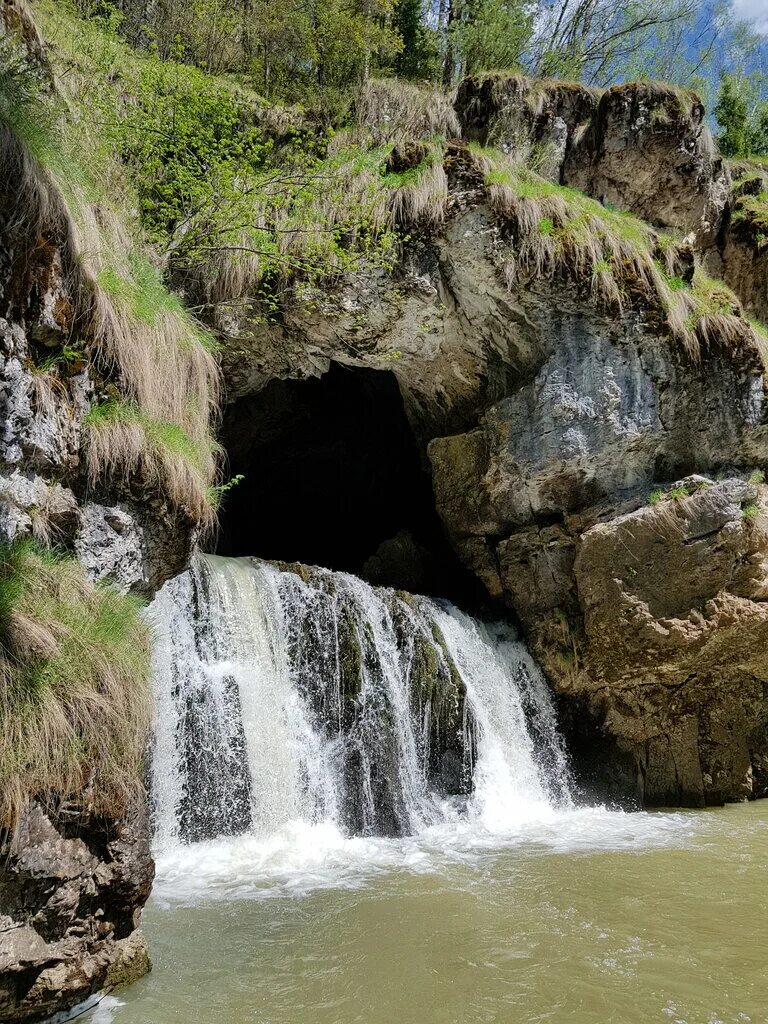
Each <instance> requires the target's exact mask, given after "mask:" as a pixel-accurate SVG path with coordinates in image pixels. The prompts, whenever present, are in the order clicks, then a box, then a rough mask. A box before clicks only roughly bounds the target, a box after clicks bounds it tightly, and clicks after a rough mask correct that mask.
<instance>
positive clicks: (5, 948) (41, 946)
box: [0, 803, 154, 1021]
mask: <svg viewBox="0 0 768 1024" xmlns="http://www.w3.org/2000/svg"><path fill="white" fill-rule="evenodd" d="M148 833H149V827H148V821H147V814H146V808H145V807H144V805H143V803H142V804H140V805H137V806H135V807H134V808H133V809H132V810H131V811H130V812H129V813H128V814H127V815H126V816H125V817H124V818H122V819H121V820H119V821H113V820H108V819H103V818H89V817H88V816H87V815H83V814H81V813H79V812H78V811H77V810H75V809H67V808H66V807H64V808H57V813H56V814H55V815H49V814H47V813H46V812H45V810H44V809H43V808H42V807H41V806H40V805H38V804H34V805H32V807H31V808H30V810H29V812H28V814H27V815H26V817H25V818H24V820H23V821H21V822H20V823H19V826H18V829H17V830H16V832H15V834H14V835H12V836H6V837H5V839H4V840H3V842H2V845H0V1019H2V1020H4V1021H33V1020H35V1021H36V1020H41V1019H43V1018H45V1017H49V1016H51V1015H52V1014H54V1013H57V1012H59V1011H62V1010H66V1009H69V1008H70V1007H72V1006H75V1005H77V1004H78V1003H80V1002H82V1001H83V1000H85V999H86V998H87V997H88V996H90V995H91V994H93V993H94V992H97V991H99V990H101V989H104V988H113V987H119V986H121V985H125V984H129V983H130V982H131V981H134V980H135V979H136V978H140V977H141V976H142V975H143V974H146V972H147V971H148V970H149V958H148V955H147V950H146V946H145V944H144V939H143V936H142V935H141V932H139V931H137V930H136V929H137V928H138V924H139V916H140V912H141V907H142V906H143V904H144V902H145V901H146V899H147V897H148V895H149V891H150V887H151V885H152V878H153V876H154V865H153V862H152V858H151V856H150V852H149V840H148Z"/></svg>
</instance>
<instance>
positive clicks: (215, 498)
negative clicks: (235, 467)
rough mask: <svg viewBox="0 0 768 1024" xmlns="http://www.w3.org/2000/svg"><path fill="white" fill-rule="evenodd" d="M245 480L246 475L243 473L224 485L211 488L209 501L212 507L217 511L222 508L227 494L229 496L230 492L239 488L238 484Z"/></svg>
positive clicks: (231, 478)
mask: <svg viewBox="0 0 768 1024" xmlns="http://www.w3.org/2000/svg"><path fill="white" fill-rule="evenodd" d="M243 480H245V475H244V474H243V473H237V474H236V475H235V476H233V477H230V479H229V480H226V481H225V482H224V483H222V484H217V485H216V487H211V488H209V492H208V494H209V497H208V500H209V501H210V503H211V506H212V507H213V508H215V509H219V508H221V503H222V501H223V499H224V497H225V496H226V495H227V494H229V492H230V491H231V490H232V489H233V488H234V487H237V485H238V484H241V483H242V482H243Z"/></svg>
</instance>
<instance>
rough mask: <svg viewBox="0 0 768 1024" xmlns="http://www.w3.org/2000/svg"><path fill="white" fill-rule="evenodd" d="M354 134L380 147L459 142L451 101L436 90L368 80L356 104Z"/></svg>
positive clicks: (459, 131)
mask: <svg viewBox="0 0 768 1024" xmlns="http://www.w3.org/2000/svg"><path fill="white" fill-rule="evenodd" d="M355 114H356V123H357V134H358V135H359V136H360V137H362V138H365V139H367V140H368V141H369V144H372V145H375V146H380V145H383V144H384V143H387V142H391V143H397V142H402V141H404V140H410V139H428V138H433V137H435V136H442V137H443V138H446V139H455V138H459V136H460V135H461V125H460V124H459V119H458V117H457V115H456V111H455V110H454V109H453V102H452V97H451V96H450V95H449V94H448V93H446V92H445V91H444V90H443V89H440V88H438V87H436V86H423V85H416V84H414V83H413V82H404V81H401V80H399V79H397V78H370V79H368V81H366V82H365V84H364V85H363V86H362V87H361V89H360V92H359V94H358V96H357V99H356V101H355Z"/></svg>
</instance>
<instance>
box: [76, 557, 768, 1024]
mask: <svg viewBox="0 0 768 1024" xmlns="http://www.w3.org/2000/svg"><path fill="white" fill-rule="evenodd" d="M152 614H153V620H154V623H155V627H156V630H157V635H158V643H157V653H156V664H155V673H154V674H155V703H156V708H157V722H156V731H155V746H154V756H153V804H154V811H155V849H156V855H157V867H158V876H157V883H156V886H155V890H154V893H153V896H152V899H151V902H150V904H149V906H148V908H147V910H146V914H145V919H144V921H145V929H146V933H147V938H148V939H149V945H150V949H151V951H152V957H153V959H154V962H155V969H154V971H153V972H152V973H151V974H150V975H149V976H148V977H147V978H145V979H144V980H143V981H141V982H139V983H138V984H137V985H135V986H134V987H133V988H131V989H130V990H129V991H128V992H126V993H125V994H122V995H120V996H119V998H118V997H108V998H107V999H104V1000H103V1001H102V1002H101V1004H100V1005H99V1006H98V1007H97V1008H96V1009H95V1010H92V1011H89V1014H90V1020H91V1024H95V1022H100V1024H104V1022H107V1021H113V1022H114V1024H172V1022H174V1024H175V1022H179V1024H464V1022H466V1024H485V1022H488V1024H491V1022H492V1024H497V1022H498V1024H539V1022H552V1024H652V1022H659V1024H667V1022H669V1024H674V1022H679V1024H766V1022H768V970H767V969H766V958H767V957H768V801H765V802H763V803H756V804H753V805H743V806H734V807H728V808H725V809H722V810H717V811H702V812H688V813H653V814H648V813H637V814H625V813H621V812H613V811H608V810H604V809H602V808H599V807H595V808H584V807H579V806H578V800H577V799H575V797H574V786H573V784H572V781H571V778H570V771H569V767H568V759H567V752H566V751H565V750H564V748H563V744H562V740H561V737H560V736H559V734H558V731H557V723H556V719H555V714H554V708H553V706H552V701H551V698H550V695H549V691H548V689H547V686H546V684H545V681H544V679H543V677H542V675H541V673H540V671H539V670H538V668H537V667H536V665H535V664H534V662H533V661H532V659H531V657H530V655H529V654H528V652H527V651H526V650H525V647H524V646H523V645H522V644H521V643H520V642H519V641H518V640H517V639H516V638H515V636H514V634H513V632H512V631H511V630H510V628H509V626H506V625H503V624H501V625H499V624H495V625H494V624H490V625H489V624H487V623H482V622H479V621H477V620H475V619H473V618H471V617H469V616H467V615H465V614H463V613H462V612H461V611H459V610H458V609H456V608H453V607H452V606H450V605H447V604H446V603H444V602H439V601H434V600H429V599H426V598H414V597H409V596H407V595H399V594H396V593H394V592H392V591H379V590H373V589H372V588H371V587H369V586H367V584H365V583H363V582H362V581H361V580H358V579H355V578H354V577H351V576H346V575H344V574H339V573H330V572H327V571H325V570H306V571H304V570H302V571H301V573H300V574H296V573H292V572H283V571H280V570H279V569H277V568H275V567H274V566H269V565H265V564H264V563H258V562H252V561H250V560H248V559H238V560H233V559H216V558H198V559H196V561H195V564H194V566H193V568H192V570H191V571H190V572H189V573H186V574H185V575H184V576H182V577H180V578H179V579H178V580H176V581H173V582H172V583H170V584H168V585H167V586H166V587H165V588H164V590H163V592H161V594H160V595H159V597H158V598H157V599H156V601H155V605H154V608H153V611H152ZM393 835H398V836H400V837H401V838H386V836H393ZM86 1019H87V1018H86Z"/></svg>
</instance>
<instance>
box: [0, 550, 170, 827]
mask: <svg viewBox="0 0 768 1024" xmlns="http://www.w3.org/2000/svg"><path fill="white" fill-rule="evenodd" d="M149 672H150V636H149V630H148V627H147V626H146V624H145V623H144V622H143V620H142V618H141V614H140V603H139V602H138V601H137V600H136V599H135V598H132V597H125V596H123V595H121V594H120V593H119V592H118V591H117V590H115V589H113V588H112V587H111V586H109V585H106V584H93V583H91V582H90V581H89V580H88V579H87V578H86V576H85V574H84V571H83V568H82V566H81V565H80V563H79V562H78V561H77V560H76V559H74V558H70V557H66V556H63V555H59V554H56V553H54V552H52V551H50V550H48V549H45V548H43V547H41V546H38V545H36V544H35V543H34V542H32V541H28V540H27V541H23V542H17V543H15V544H12V545H5V546H2V547H0V825H2V826H6V827H12V826H13V824H14V823H15V822H16V821H17V820H18V816H19V814H20V812H21V811H22V809H23V808H24V806H25V805H26V804H27V803H28V802H29V801H30V800H31V799H32V798H34V797H35V796H37V795H39V794H46V795H47V796H48V797H50V795H52V794H53V795H56V796H58V797H59V798H61V799H62V800H67V799H70V798H72V799H75V800H76V801H78V802H79V803H85V804H86V805H87V809H93V810H98V811H105V812H107V811H108V812H110V813H112V814H115V813H116V812H117V813H119V811H120V810H121V809H122V808H123V807H124V806H125V804H126V802H127V801H129V800H130V799H131V797H132V796H134V795H135V794H136V793H138V791H139V790H140V787H141V775H142V773H141V764H142V759H143V756H144V751H145V747H146V743H147V737H148V732H149V726H150V707H151V695H150V687H149Z"/></svg>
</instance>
